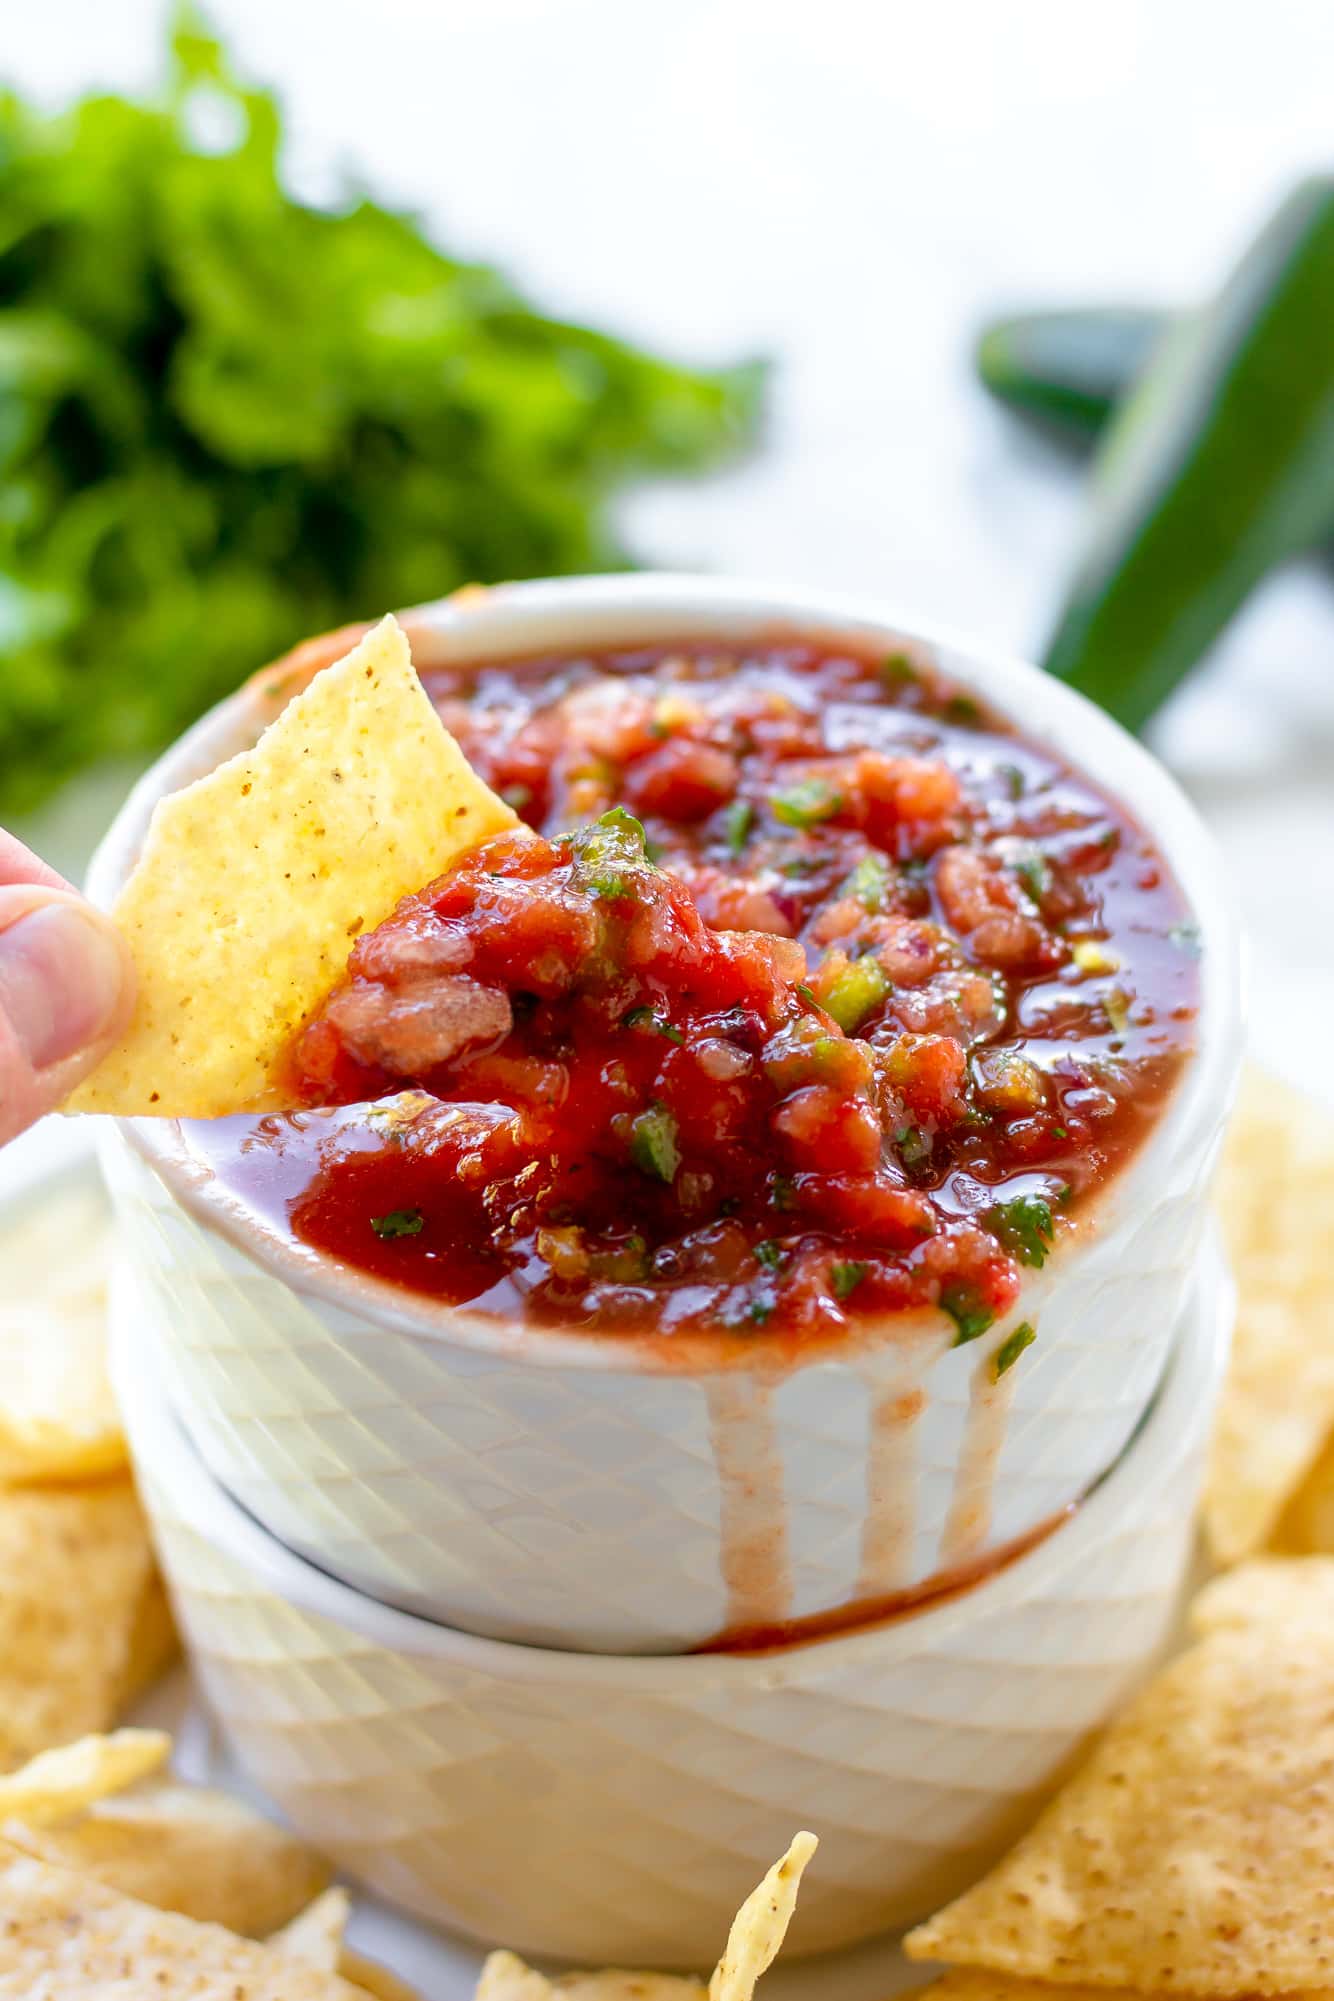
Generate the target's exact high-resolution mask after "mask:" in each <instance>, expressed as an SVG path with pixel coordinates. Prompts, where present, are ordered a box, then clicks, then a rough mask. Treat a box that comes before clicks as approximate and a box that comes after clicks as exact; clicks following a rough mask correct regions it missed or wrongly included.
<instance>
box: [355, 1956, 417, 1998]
mask: <svg viewBox="0 0 1334 2001" xmlns="http://www.w3.org/2000/svg"><path fill="white" fill-rule="evenodd" d="M338 1971H339V1972H340V1973H341V1974H342V1976H343V1978H344V1980H350V1981H351V1982H352V1985H353V1986H354V1987H355V1988H356V1989H357V1990H358V1992H359V1993H361V1994H369V1995H370V1996H371V1997H372V2001H422V1997H421V1995H420V1994H418V1992H417V1990H416V1988H415V1987H409V1986H408V1983H407V1981H406V1980H400V1979H399V1977H398V1975H397V1974H396V1973H391V1972H390V1971H389V1968H388V1967H387V1966H381V1965H380V1962H379V1961H378V1960H377V1959H367V1958H366V1956H365V1955H364V1953H360V1952H352V1951H350V1950H349V1949H348V1948H347V1947H346V1946H344V1948H343V1950H342V1952H341V1953H340V1954H339V1955H338Z"/></svg>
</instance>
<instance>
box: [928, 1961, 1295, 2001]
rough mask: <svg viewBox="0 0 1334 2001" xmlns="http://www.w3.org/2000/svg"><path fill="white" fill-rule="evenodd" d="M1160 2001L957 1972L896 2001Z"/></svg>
mask: <svg viewBox="0 0 1334 2001" xmlns="http://www.w3.org/2000/svg"><path fill="white" fill-rule="evenodd" d="M928 1996H929V1997H930V2001H1161V1997H1159V1996H1156V1995H1152V1994H1136V1993H1133V1992H1132V1990H1131V1989H1130V1988H1128V1987H1054V1986H1052V1984H1051V1983H1050V1982H1049V1981H1046V1980H1020V1979H1018V1978H1016V1977H1015V1976H1013V1975H1011V1974H1008V1973H981V1972H976V1971H974V1970H973V1969H972V1968H967V1969H964V1968H959V1969H957V1970H955V1971H953V1972H950V1973H945V1974H942V1975H941V1977H940V1979H939V1980H934V1981H932V1983H931V1985H930V1986H929V1987H912V1988H909V1989H908V1990H907V1991H906V1992H900V1993H899V1994H897V1995H896V1996H895V2001H927V1997H928ZM1289 2001H1325V1998H1324V1997H1320V1996H1317V1995H1314V1994H1312V1995H1309V1996H1305V1997H1303V1996H1298V1995H1292V1996H1290V1997H1289Z"/></svg>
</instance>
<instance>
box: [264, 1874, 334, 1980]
mask: <svg viewBox="0 0 1334 2001" xmlns="http://www.w3.org/2000/svg"><path fill="white" fill-rule="evenodd" d="M351 1912H352V1903H351V1899H350V1898H349V1896H348V1894H347V1891H346V1890H344V1889H343V1888H342V1887H341V1886H340V1885H338V1884H335V1886H334V1888H333V1889H332V1890H325V1891H323V1892H322V1893H321V1894H320V1895H319V1896H318V1897H316V1899H315V1901H314V1903H313V1904H307V1905H306V1908H305V1909H304V1911H298V1912H297V1914H296V1916H295V1917H294V1918H292V1919H291V1920H290V1922H289V1923H287V1924H285V1925H284V1926H283V1928H282V1930H281V1931H276V1932H274V1934H273V1936H272V1937H271V1938H270V1940H269V1944H270V1945H276V1946H281V1948H282V1950H283V1951H284V1952H287V1953H290V1954H291V1955H292V1958H293V1959H304V1960H305V1962H306V1964H307V1966H318V1967H321V1968H322V1969H323V1970H324V1972H326V1973H337V1972H338V1970H339V1963H340V1961H341V1959H342V1956H343V1934H344V1932H345V1931H346V1930H347V1921H348V1918H349V1917H350V1916H351Z"/></svg>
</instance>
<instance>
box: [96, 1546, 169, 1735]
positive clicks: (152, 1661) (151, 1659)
mask: <svg viewBox="0 0 1334 2001" xmlns="http://www.w3.org/2000/svg"><path fill="white" fill-rule="evenodd" d="M180 1650H181V1642H180V1638H179V1635H178V1634H177V1631H176V1621H175V1620H174V1619H173V1617H172V1613H171V1601H170V1600H169V1598H168V1597H167V1587H166V1586H165V1584H164V1583H163V1582H162V1579H161V1576H160V1575H159V1574H158V1573H157V1572H156V1571H155V1572H154V1573H153V1576H152V1577H151V1578H150V1579H149V1582H148V1588H147V1590H146V1591H145V1592H144V1594H143V1596H142V1597H141V1598H140V1600H139V1604H138V1608H137V1609H136V1611H135V1615H134V1619H133V1622H132V1624H131V1627H130V1637H129V1641H128V1642H127V1645H126V1649H125V1660H124V1663H123V1664H122V1668H121V1672H120V1676H119V1678H118V1681H117V1684H116V1699H115V1703H114V1705H113V1714H114V1715H116V1716H120V1715H123V1714H124V1712H125V1711H126V1710H127V1709H128V1708H129V1706H130V1704H131V1703H132V1702H133V1701H134V1700H135V1698H136V1696H140V1695H142V1694H143V1693H144V1691H145V1689H149V1688H151V1687H152V1686H153V1683H154V1682H155V1681H157V1680H158V1678H159V1677H160V1676H161V1674H162V1671H163V1669H164V1668H165V1667H167V1666H168V1665H169V1664H170V1663H171V1662H172V1661H173V1660H174V1659H175V1658H176V1656H177V1654H178V1653H179V1652H180Z"/></svg>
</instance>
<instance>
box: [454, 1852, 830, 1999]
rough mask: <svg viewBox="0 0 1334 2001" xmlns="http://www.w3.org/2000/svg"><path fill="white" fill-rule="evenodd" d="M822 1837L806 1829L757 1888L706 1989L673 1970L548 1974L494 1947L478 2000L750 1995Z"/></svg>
mask: <svg viewBox="0 0 1334 2001" xmlns="http://www.w3.org/2000/svg"><path fill="white" fill-rule="evenodd" d="M818 1846H819V1843H818V1842H817V1841H816V1839H815V1836H814V1835H813V1834H799V1835H798V1836H797V1838H796V1840H795V1841H794V1842H793V1843H792V1846H791V1847H790V1848H789V1849H788V1851H787V1854H786V1855H785V1856H784V1857H783V1859H782V1861H781V1862H775V1864H774V1866H773V1868H772V1869H771V1870H770V1871H769V1873H768V1875H767V1876H766V1877H765V1879H764V1881H763V1882H762V1883H761V1884H760V1886H759V1888H758V1889H757V1890H752V1891H751V1893H750V1895H749V1896H748V1897H747V1899H746V1901H745V1903H744V1904H743V1905H742V1906H741V1909H740V1910H739V1911H738V1912H737V1914H736V1917H735V1918H734V1919H733V1920H732V1929H731V1932H730V1934H729V1935H728V1940H727V1947H726V1950H725V1951H724V1953H723V1956H722V1958H721V1959H720V1960H719V1962H718V1964H717V1966H716V1967H715V1969H714V1974H713V1978H712V1980H711V1981H710V1982H709V1985H708V1987H707V1988H705V1987H703V1986H702V1985H701V1984H700V1982H699V1981H698V1980H681V1979H678V1978H677V1977H676V1976H675V1975H673V1974H670V1973H621V1972H617V1971H615V1970H613V1971H610V1972H607V1973H562V1974H558V1975H557V1976H556V1978H555V1979H553V1980H548V1979H547V1978H546V1976H545V1974H541V1973H534V1971H533V1969H532V1967H531V1966H525V1965H524V1963H523V1961H522V1960H521V1959H517V1958H516V1957H515V1955H514V1954H513V1953H512V1952H493V1953H492V1954H491V1957H490V1958H489V1959H488V1960H487V1962H486V1965H485V1966H484V1967H483V1968H482V1977H481V1980H480V1981H479V1983H478V1987H477V1993H476V1995H475V1997H474V2001H550V1997H551V1996H553V1995H555V1996H564V1997H566V2001H751V1996H752V1995H753V1994H754V1992H755V1983H756V1981H757V1980H758V1979H759V1977H760V1975H761V1974H762V1973H763V1972H765V1970H766V1969H767V1968H768V1967H770V1966H772V1965H773V1962H774V1960H775V1959H776V1958H777V1956H778V1951H779V1948H780V1946H781V1945H782V1943H783V1940H784V1938H785V1937H786V1935H787V1928H788V1926H789V1925H790V1924H791V1922H792V1913H793V1911H794V1910H795V1909H796V1905H797V1890H798V1888H799V1887H800V1884H801V1875H802V1871H803V1870H804V1869H805V1867H806V1864H807V1863H808V1862H809V1861H810V1859H811V1857H812V1855H814V1853H815V1851H816V1848H817V1847H818Z"/></svg>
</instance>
